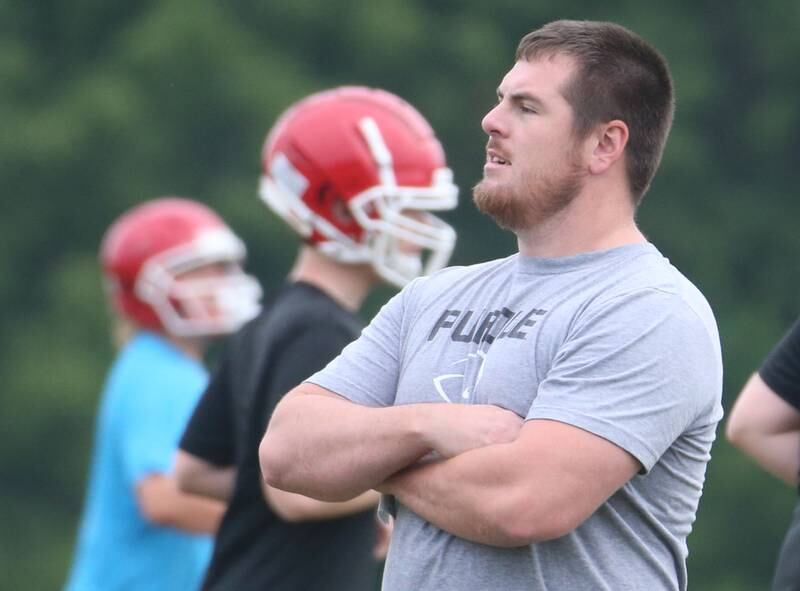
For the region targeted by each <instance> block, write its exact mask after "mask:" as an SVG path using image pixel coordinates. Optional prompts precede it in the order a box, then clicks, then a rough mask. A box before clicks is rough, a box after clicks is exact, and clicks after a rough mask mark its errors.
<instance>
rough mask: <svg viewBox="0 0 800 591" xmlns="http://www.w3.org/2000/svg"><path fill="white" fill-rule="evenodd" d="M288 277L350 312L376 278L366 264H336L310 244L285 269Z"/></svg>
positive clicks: (358, 305) (362, 300) (362, 299)
mask: <svg viewBox="0 0 800 591" xmlns="http://www.w3.org/2000/svg"><path fill="white" fill-rule="evenodd" d="M289 279H290V280H291V281H303V282H304V283H310V284H311V285H313V286H315V287H317V288H319V289H320V290H322V291H324V292H325V293H326V294H328V295H329V296H330V297H331V298H333V299H334V300H336V302H338V303H339V304H340V305H341V306H343V307H344V308H346V309H348V310H350V311H352V312H355V311H357V310H358V309H359V308H361V304H362V303H363V302H364V298H366V297H367V294H368V293H369V291H370V289H371V288H372V286H373V285H374V284H375V283H376V281H377V278H376V276H375V272H374V271H373V270H372V268H371V267H370V266H369V265H367V264H357V265H347V264H344V263H339V262H336V261H334V260H332V259H330V258H328V257H326V256H325V255H323V254H321V253H319V252H318V251H317V250H315V249H314V248H312V247H310V246H303V247H302V248H301V249H300V253H299V254H298V256H297V260H296V261H295V264H294V267H292V270H291V271H290V272H289Z"/></svg>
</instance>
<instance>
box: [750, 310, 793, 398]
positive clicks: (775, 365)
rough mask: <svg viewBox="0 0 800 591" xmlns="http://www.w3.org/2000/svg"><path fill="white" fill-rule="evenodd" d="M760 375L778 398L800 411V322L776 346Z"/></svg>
mask: <svg viewBox="0 0 800 591" xmlns="http://www.w3.org/2000/svg"><path fill="white" fill-rule="evenodd" d="M758 375H760V376H761V379H762V380H764V383H765V384H767V386H769V387H770V388H771V389H772V390H773V391H774V392H775V393H776V394H777V395H778V396H780V397H781V398H783V399H784V400H785V401H786V402H788V403H789V404H791V405H792V406H794V407H795V408H796V409H798V410H800V320H798V321H797V322H795V323H794V326H792V328H791V329H789V332H787V333H786V335H785V336H784V337H783V339H781V341H780V342H779V343H778V344H777V345H775V348H774V349H773V350H772V351H771V352H770V354H769V355H768V356H767V358H766V359H765V360H764V363H763V364H762V365H761V368H760V369H759V370H758Z"/></svg>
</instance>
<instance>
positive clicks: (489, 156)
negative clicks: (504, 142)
mask: <svg viewBox="0 0 800 591" xmlns="http://www.w3.org/2000/svg"><path fill="white" fill-rule="evenodd" d="M486 162H488V163H490V164H500V165H508V164H511V161H510V160H508V159H507V158H505V157H504V156H501V155H500V154H498V153H497V152H495V151H494V150H488V151H487V152H486Z"/></svg>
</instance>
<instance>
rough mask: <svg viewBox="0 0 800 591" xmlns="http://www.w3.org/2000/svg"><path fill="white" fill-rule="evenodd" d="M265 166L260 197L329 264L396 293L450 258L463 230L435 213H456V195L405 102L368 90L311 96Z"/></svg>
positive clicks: (284, 126) (270, 144)
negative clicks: (370, 274) (364, 266)
mask: <svg viewBox="0 0 800 591" xmlns="http://www.w3.org/2000/svg"><path fill="white" fill-rule="evenodd" d="M263 164H264V171H265V172H264V175H263V176H262V179H261V186H260V191H259V193H260V196H261V198H262V199H263V200H264V202H265V203H266V204H267V205H268V206H269V207H270V208H271V209H272V210H273V211H274V212H275V213H277V214H278V215H279V216H280V217H282V218H283V219H284V220H285V221H286V222H287V223H288V224H289V225H290V226H291V227H292V228H293V229H294V230H295V231H296V232H297V233H298V234H300V236H302V237H303V239H304V240H305V241H306V242H308V243H309V244H311V245H312V246H314V247H315V248H317V249H318V250H319V251H320V252H322V253H323V254H325V255H326V256H328V257H330V258H332V259H334V260H336V261H339V262H343V263H353V264H355V263H368V264H370V265H371V266H372V268H373V269H374V270H375V272H376V273H377V274H378V275H379V276H380V277H381V278H382V279H384V280H385V281H387V282H389V283H392V284H394V285H396V286H403V285H405V284H406V283H408V281H410V280H411V279H413V278H414V277H416V276H418V275H420V274H428V273H431V272H434V271H436V270H438V269H439V268H441V267H443V266H444V265H445V264H446V263H447V261H448V260H449V257H450V254H451V253H452V250H453V246H454V244H455V232H454V231H453V229H452V228H451V227H450V226H449V225H448V224H446V223H445V222H444V221H442V220H441V219H439V218H437V217H435V216H433V215H431V214H429V213H427V212H429V211H438V210H447V209H452V208H453V207H455V206H456V204H457V196H458V188H457V187H456V185H455V184H453V182H452V172H451V171H450V169H448V168H447V167H446V165H445V161H444V152H443V150H442V149H441V145H440V144H439V142H438V140H437V139H436V137H435V135H434V134H433V130H432V129H431V128H430V126H429V125H428V123H427V122H426V121H425V119H424V118H423V117H422V116H421V115H420V114H419V113H418V112H417V111H416V110H414V109H413V107H411V106H410V105H409V104H408V103H406V102H405V101H403V100H402V99H400V98H398V97H396V96H394V95H392V94H390V93H388V92H385V91H380V90H374V89H368V88H361V87H343V88H340V89H335V90H332V91H326V92H322V93H318V94H316V95H312V96H311V97H309V98H307V99H305V100H303V101H301V102H300V103H298V104H297V105H295V106H294V107H292V108H290V109H289V111H287V113H286V114H284V115H283V116H282V117H281V118H280V119H279V121H278V122H277V123H276V125H275V127H274V128H273V130H272V132H271V133H270V134H269V136H268V138H267V142H266V144H265V148H264V158H263ZM342 211H344V212H345V213H346V215H342Z"/></svg>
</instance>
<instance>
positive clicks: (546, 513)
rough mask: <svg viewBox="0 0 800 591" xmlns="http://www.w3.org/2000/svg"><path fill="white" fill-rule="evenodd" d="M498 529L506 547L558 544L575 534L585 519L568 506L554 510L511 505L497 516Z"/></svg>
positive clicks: (559, 504) (560, 505)
mask: <svg viewBox="0 0 800 591" xmlns="http://www.w3.org/2000/svg"><path fill="white" fill-rule="evenodd" d="M496 515H497V516H498V520H497V522H496V527H497V528H498V531H499V534H500V535H499V538H500V540H502V541H503V543H502V545H503V546H509V547H515V546H527V545H529V544H536V543H539V542H546V541H549V540H555V539H556V538H560V537H562V536H565V535H567V534H568V533H570V532H572V531H573V530H575V529H576V528H577V527H578V526H579V525H580V524H581V523H583V521H585V519H586V516H584V515H578V514H577V512H576V511H575V510H574V509H573V508H572V507H569V506H566V504H565V503H558V504H554V505H553V506H551V507H531V504H530V502H527V503H524V502H523V503H518V504H514V503H509V504H507V505H506V507H505V508H504V509H502V510H500V511H498V512H497V513H496Z"/></svg>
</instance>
